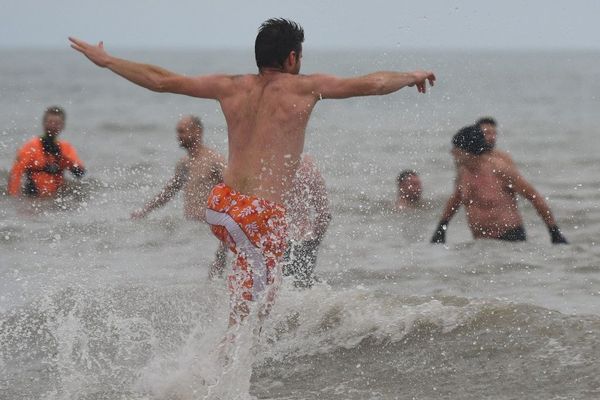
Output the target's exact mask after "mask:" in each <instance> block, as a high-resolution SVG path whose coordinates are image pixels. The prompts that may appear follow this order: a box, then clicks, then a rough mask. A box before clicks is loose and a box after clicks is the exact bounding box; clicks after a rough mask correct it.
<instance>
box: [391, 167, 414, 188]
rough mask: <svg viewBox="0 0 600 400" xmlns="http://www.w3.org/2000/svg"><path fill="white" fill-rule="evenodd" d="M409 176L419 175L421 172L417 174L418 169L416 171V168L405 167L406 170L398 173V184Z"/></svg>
mask: <svg viewBox="0 0 600 400" xmlns="http://www.w3.org/2000/svg"><path fill="white" fill-rule="evenodd" d="M409 176H419V174H417V171H415V170H414V169H405V170H404V171H402V172H400V174H398V176H397V177H396V183H397V184H398V185H399V184H401V183H402V182H403V181H404V180H405V179H406V178H408V177H409Z"/></svg>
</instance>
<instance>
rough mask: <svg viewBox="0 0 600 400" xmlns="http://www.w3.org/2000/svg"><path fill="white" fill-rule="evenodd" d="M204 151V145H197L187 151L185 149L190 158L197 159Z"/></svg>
mask: <svg viewBox="0 0 600 400" xmlns="http://www.w3.org/2000/svg"><path fill="white" fill-rule="evenodd" d="M204 149H205V147H204V144H202V143H199V144H197V145H195V146H194V147H190V148H189V149H187V152H188V155H189V156H190V158H197V157H199V156H200V155H201V154H202V153H203V152H204Z"/></svg>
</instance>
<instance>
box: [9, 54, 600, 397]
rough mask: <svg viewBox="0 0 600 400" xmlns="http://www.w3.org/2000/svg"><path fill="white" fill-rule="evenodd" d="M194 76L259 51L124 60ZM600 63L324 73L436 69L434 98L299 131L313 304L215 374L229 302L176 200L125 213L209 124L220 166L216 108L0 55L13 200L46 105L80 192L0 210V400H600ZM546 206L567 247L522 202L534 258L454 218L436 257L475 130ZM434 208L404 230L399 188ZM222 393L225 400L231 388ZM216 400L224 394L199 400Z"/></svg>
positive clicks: (389, 100) (512, 59) (412, 61)
mask: <svg viewBox="0 0 600 400" xmlns="http://www.w3.org/2000/svg"><path fill="white" fill-rule="evenodd" d="M117 55H121V56H124V57H127V58H132V59H136V60H140V61H144V62H151V63H156V64H159V65H162V66H165V67H167V68H169V69H172V70H175V71H180V72H184V73H189V74H201V73H207V72H215V71H222V72H228V73H242V72H248V71H254V64H253V56H252V53H251V52H242V51H238V52H236V51H230V52H214V51H213V52H210V51H183V50H182V51H152V52H141V51H118V52H117ZM599 62H600V54H599V53H577V52H563V53H548V52H531V53H527V52H520V53H510V52H475V53H471V52H441V53H434V52H430V53H419V52H403V51H400V50H391V51H388V52H385V51H364V50H360V51H359V50H357V51H353V52H335V51H333V52H325V51H313V50H311V49H310V48H309V47H307V48H306V49H305V54H304V58H303V68H304V71H305V72H307V73H312V72H328V73H336V74H341V75H346V76H348V75H356V74H360V73H367V72H370V71H373V70H380V69H385V70H388V69H389V70H411V69H416V68H426V69H431V70H433V71H435V72H436V74H437V77H438V82H437V85H436V86H435V87H434V88H433V89H432V90H431V91H430V92H429V93H428V94H427V95H419V94H417V93H416V90H414V89H405V90H402V91H400V92H399V93H397V94H394V95H390V96H386V97H382V98H361V99H352V100H345V101H323V102H322V103H321V104H318V105H317V107H316V110H315V113H314V116H313V119H312V120H311V123H310V124H309V127H308V133H307V145H306V149H307V152H309V153H311V154H313V155H314V156H315V158H316V160H317V162H318V165H319V167H320V168H321V170H322V172H323V175H324V177H325V180H326V182H327V186H328V189H329V192H330V199H331V203H332V209H333V215H334V219H333V221H332V224H331V228H330V230H329V232H328V235H327V237H326V239H325V241H324V244H323V247H322V248H321V251H320V254H319V265H318V270H317V272H318V274H319V276H320V278H321V279H322V281H323V282H322V283H320V284H318V285H316V287H314V288H313V289H311V290H306V291H299V290H296V289H294V288H293V287H291V285H289V284H284V286H283V287H282V290H281V291H280V295H279V297H278V301H277V303H276V305H275V308H274V309H273V312H272V314H271V317H270V318H269V319H268V320H267V321H266V323H265V326H264V328H263V331H262V333H261V335H260V336H259V337H253V338H250V339H248V338H247V341H246V342H243V341H242V343H245V344H246V346H245V347H244V348H243V349H241V350H243V351H241V352H240V353H239V354H240V357H239V358H238V359H236V360H234V368H231V369H230V370H228V371H224V372H219V371H218V369H217V368H216V367H215V365H216V364H215V363H214V360H213V353H214V352H213V349H214V348H215V347H216V346H217V344H218V343H219V341H220V340H221V337H222V336H223V334H224V332H225V326H226V317H227V308H228V300H227V298H228V297H227V290H226V284H225V282H224V281H223V280H217V281H213V282H211V281H209V280H208V279H207V274H208V266H209V264H210V262H211V260H212V256H213V253H214V250H215V249H216V245H217V243H216V240H215V239H213V238H212V236H211V235H210V233H209V231H208V229H207V227H206V226H203V225H200V224H197V223H193V222H190V221H186V220H185V219H184V218H183V215H182V214H183V213H182V207H181V199H177V200H175V201H174V202H173V203H172V204H169V205H167V206H166V207H165V208H164V209H162V210H160V211H157V212H156V213H154V214H152V215H151V216H150V217H149V218H148V219H146V220H143V221H131V220H130V219H129V213H130V212H131V211H132V210H133V209H135V208H137V207H139V206H140V205H141V204H143V202H144V201H145V200H147V199H148V198H149V197H151V196H152V195H153V194H154V193H156V192H157V191H158V190H159V189H160V187H161V185H162V184H163V183H164V182H165V180H166V179H168V177H169V176H170V175H171V174H172V173H173V170H174V165H175V162H176V160H177V159H178V158H179V157H181V156H182V155H183V153H182V151H181V150H180V149H179V148H178V147H177V143H176V140H175V132H174V126H175V123H176V121H177V119H178V118H179V116H180V115H181V114H188V113H195V114H198V115H199V116H200V117H201V118H202V119H203V120H204V122H205V125H206V132H205V140H206V142H207V143H208V144H209V145H211V146H213V147H215V148H216V149H218V150H219V151H220V152H222V153H226V151H227V146H226V127H225V122H224V119H223V116H222V114H221V112H220V109H219V106H218V104H217V103H215V102H210V101H201V100H195V99H192V98H186V97H180V96H174V95H165V94H155V93H150V92H147V91H145V90H143V89H140V88H137V87H135V86H133V85H132V84H130V83H128V82H125V81H123V80H122V79H120V78H117V77H115V76H113V75H112V74H110V73H109V72H107V71H105V70H101V69H98V68H95V67H93V66H92V65H91V64H89V63H88V62H87V61H86V60H84V59H83V58H82V57H80V56H79V55H78V54H76V53H74V52H68V51H56V52H53V51H33V50H10V51H9V50H2V51H0V185H1V186H2V187H4V185H5V183H6V178H7V176H8V171H9V169H10V166H11V164H12V162H13V160H14V155H15V152H16V150H17V148H18V147H19V146H20V145H21V144H22V143H23V142H24V141H25V140H27V139H28V138H29V137H31V136H33V135H37V134H39V133H40V117H41V114H42V112H43V109H44V108H45V107H46V106H48V105H50V104H60V105H62V106H64V107H65V108H66V110H67V113H68V119H67V129H66V130H65V132H64V133H63V135H62V136H63V138H64V139H65V140H68V141H70V142H71V143H72V144H73V145H74V146H75V147H76V148H77V149H78V152H79V155H80V156H81V158H82V159H83V160H84V162H85V164H86V167H87V168H88V171H89V174H88V175H87V177H86V178H85V179H84V180H83V181H81V182H79V183H72V184H71V185H70V188H69V190H68V191H67V193H66V194H65V195H64V196H63V197H61V198H59V199H57V200H51V201H30V200H15V199H12V198H9V197H8V196H6V195H5V194H3V195H1V196H0V254H1V258H0V398H1V399H7V400H8V399H11V400H12V399H48V400H50V399H90V400H91V399H163V398H167V399H168V398H172V399H174V398H177V399H203V398H207V396H209V393H213V392H214V390H213V389H214V387H218V386H221V391H222V392H223V393H226V394H221V397H220V398H236V397H237V398H248V397H256V398H264V399H413V398H414V399H482V398H485V399H522V398H544V399H594V398H599V397H600V377H599V376H598V362H599V360H600V247H599V246H598V240H599V232H600V180H599V179H598V166H599V165H600V156H599V152H600V144H599V141H598V139H597V136H598V133H599V128H598V126H600V113H598V110H600V98H599V95H598V93H600V70H599V69H598V68H597V66H598V65H599ZM484 115H491V116H494V117H495V118H497V120H498V121H499V123H500V126H499V136H498V147H500V148H502V149H504V150H507V151H509V152H510V154H511V156H512V157H513V158H514V160H515V161H516V162H517V164H518V166H519V168H520V169H521V172H522V173H523V174H524V176H525V177H526V178H527V179H528V180H529V181H530V182H531V183H532V184H533V185H534V186H535V187H536V188H537V189H538V190H539V191H540V192H541V193H542V194H543V195H544V196H545V197H547V200H548V202H549V204H550V206H551V208H552V210H553V212H554V215H555V217H556V218H557V220H558V223H559V225H560V226H561V228H562V230H563V232H564V233H565V235H566V237H567V238H568V239H569V241H570V242H571V244H570V245H568V246H552V245H551V244H550V239H549V235H548V233H547V231H546V229H545V227H544V226H543V223H542V221H541V219H540V218H539V217H538V216H537V215H536V213H535V210H534V209H533V208H532V207H531V206H530V205H529V204H527V203H526V202H521V203H520V209H521V212H522V214H523V216H524V219H525V228H526V230H527V233H528V237H529V240H528V242H526V243H522V244H507V243H497V242H493V241H478V242H474V241H473V240H472V239H471V237H470V233H469V232H468V229H467V227H466V221H465V216H464V213H463V212H461V213H459V214H458V215H457V217H456V218H455V219H454V220H453V221H452V222H451V224H450V228H449V231H448V243H447V246H432V245H430V244H429V243H428V241H429V238H430V236H431V234H432V233H433V230H434V228H435V226H436V223H437V220H438V218H439V216H440V214H441V211H442V207H443V204H444V201H445V199H446V198H447V196H448V195H449V194H450V193H451V190H452V182H453V177H454V169H453V164H452V160H451V157H450V154H449V150H450V138H451V136H452V134H453V133H455V132H456V131H457V130H458V129H459V128H460V127H462V126H464V125H467V124H470V123H472V122H474V120H475V119H477V118H478V117H480V116H484ZM404 168H413V169H416V170H417V171H419V173H420V174H421V177H422V180H423V183H424V190H425V196H426V197H427V201H428V202H429V203H430V206H429V207H428V208H426V209H424V210H420V211H411V212H405V213H394V212H392V211H391V210H390V203H391V201H392V199H393V197H394V194H395V189H394V179H395V176H396V175H397V173H398V172H399V171H400V170H402V169H404ZM224 388H225V389H224ZM208 398H210V397H208Z"/></svg>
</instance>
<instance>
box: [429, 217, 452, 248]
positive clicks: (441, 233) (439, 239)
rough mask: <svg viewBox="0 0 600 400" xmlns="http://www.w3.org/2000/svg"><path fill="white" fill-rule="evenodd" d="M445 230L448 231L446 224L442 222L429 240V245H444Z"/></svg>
mask: <svg viewBox="0 0 600 400" xmlns="http://www.w3.org/2000/svg"><path fill="white" fill-rule="evenodd" d="M446 229H448V222H447V221H442V222H440V224H439V225H438V227H437V228H436V230H435V232H434V233H433V236H432V238H431V243H434V244H440V243H446Z"/></svg>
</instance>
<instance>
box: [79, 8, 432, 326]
mask: <svg viewBox="0 0 600 400" xmlns="http://www.w3.org/2000/svg"><path fill="white" fill-rule="evenodd" d="M70 41H71V46H72V47H73V48H74V49H75V50H77V51H80V52H81V53H83V54H84V55H85V56H86V57H87V58H88V59H90V60H91V61H92V62H93V63H95V64H96V65H98V66H99V67H103V68H108V69H109V70H111V71H112V72H114V73H116V74H118V75H120V76H122V77H124V78H125V79H128V80H129V81H131V82H133V83H135V84H137V85H140V86H142V87H145V88H147V89H150V90H153V91H157V92H169V93H177V94H183V95H188V96H193V97H199V98H204V99H213V100H217V101H218V102H219V104H220V105H221V109H222V111H223V114H224V115H225V119H226V122H227V128H228V139H229V140H228V143H229V144H228V145H229V159H228V163H227V167H226V168H225V171H224V182H223V183H222V184H219V185H217V186H215V188H214V189H213V191H212V192H211V194H210V195H209V201H208V209H207V212H206V217H207V221H208V223H209V224H211V225H213V232H214V233H215V234H216V235H217V236H218V237H219V238H221V239H222V240H224V241H226V242H227V243H228V245H229V246H230V248H231V249H232V250H233V251H234V252H235V253H236V263H235V266H234V270H233V273H232V274H231V275H230V276H229V282H230V288H231V289H232V292H233V295H232V313H231V315H230V324H232V325H233V324H236V322H237V321H239V320H240V319H241V318H243V317H244V316H245V315H247V313H248V307H249V306H250V304H249V303H248V302H249V301H254V300H259V299H260V298H264V297H265V296H266V298H267V299H272V298H273V297H274V295H275V289H276V287H277V285H274V283H276V282H278V281H279V279H280V275H281V271H280V266H278V262H279V260H280V259H281V257H282V255H283V253H284V251H285V247H286V242H287V240H286V222H285V221H286V217H285V208H284V207H283V206H282V204H284V203H285V197H286V193H289V191H290V188H291V186H292V183H293V178H294V175H295V172H296V168H297V167H298V165H299V163H300V155H301V154H302V151H303V148H304V136H305V130H306V125H307V123H308V120H309V117H310V115H311V112H312V110H313V108H314V106H315V105H316V104H317V102H318V101H319V100H322V99H344V98H349V97H355V96H368V95H384V94H389V93H393V92H396V91H398V90H400V89H402V88H404V87H407V86H416V87H417V90H418V91H419V92H420V93H425V91H426V85H427V81H429V84H433V83H434V81H435V76H434V74H433V73H431V72H425V71H416V72H410V73H403V72H376V73H372V74H369V75H365V76H360V77H353V78H340V77H336V76H331V75H323V74H314V75H301V74H299V72H300V66H301V62H302V42H303V41H304V31H303V30H302V28H301V27H300V26H299V25H298V24H296V23H295V22H292V21H289V20H285V19H270V20H268V21H266V22H264V23H263V24H262V25H261V27H260V28H259V32H258V35H257V37H256V41H255V56H256V63H257V66H258V73H256V74H247V75H225V74H215V75H204V76H195V77H190V76H184V75H180V74H177V73H174V72H170V71H167V70H165V69H163V68H160V67H157V66H153V65H147V64H140V63H136V62H132V61H127V60H124V59H120V58H116V57H113V56H111V55H110V54H108V53H107V52H106V51H105V50H104V45H103V43H102V42H100V43H99V44H98V45H91V44H88V43H86V42H84V41H82V40H79V39H75V38H70Z"/></svg>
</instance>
